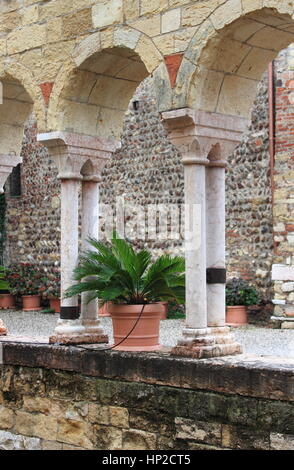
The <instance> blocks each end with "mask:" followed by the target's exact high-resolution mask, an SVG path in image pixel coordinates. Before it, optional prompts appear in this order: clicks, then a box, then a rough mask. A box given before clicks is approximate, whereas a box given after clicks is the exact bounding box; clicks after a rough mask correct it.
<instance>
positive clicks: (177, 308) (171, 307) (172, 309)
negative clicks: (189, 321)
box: [167, 301, 186, 320]
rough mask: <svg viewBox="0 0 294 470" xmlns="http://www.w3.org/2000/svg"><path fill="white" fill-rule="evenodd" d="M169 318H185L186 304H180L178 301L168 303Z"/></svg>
mask: <svg viewBox="0 0 294 470" xmlns="http://www.w3.org/2000/svg"><path fill="white" fill-rule="evenodd" d="M167 318H168V319H170V320H177V319H184V318H186V315H185V306H184V305H179V304H178V303H177V302H173V301H172V302H169V303H168V312H167Z"/></svg>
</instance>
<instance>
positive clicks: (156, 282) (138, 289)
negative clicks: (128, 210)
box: [66, 233, 185, 351]
mask: <svg viewBox="0 0 294 470" xmlns="http://www.w3.org/2000/svg"><path fill="white" fill-rule="evenodd" d="M89 243H90V245H91V247H92V250H91V249H90V250H88V251H86V252H85V253H83V255H82V256H81V257H80V262H79V265H78V267H77V268H76V269H75V271H74V279H75V280H76V281H77V283H76V284H75V285H73V286H72V287H71V288H69V289H68V290H67V292H66V296H67V297H71V296H74V295H77V294H81V293H82V292H92V296H90V299H94V298H99V299H101V300H102V302H104V303H105V302H110V303H109V307H108V308H109V312H110V314H111V318H112V323H113V334H114V343H115V346H114V349H116V350H124V351H154V350H158V349H160V345H159V326H160V318H161V316H162V314H163V312H164V309H165V307H164V306H163V305H162V302H166V301H170V300H173V301H176V302H178V303H180V304H183V303H184V298H185V274H184V269H185V261H184V258H182V257H179V256H175V257H171V256H169V255H163V256H160V257H159V258H158V259H157V260H156V261H154V262H152V258H151V253H150V252H149V251H146V250H142V251H138V252H135V251H134V249H133V248H132V246H131V245H130V244H129V243H127V242H126V241H125V240H121V239H119V238H117V235H116V234H115V233H114V234H113V239H112V240H111V242H110V243H102V242H99V241H97V240H95V239H90V240H89ZM87 277H88V278H89V280H87Z"/></svg>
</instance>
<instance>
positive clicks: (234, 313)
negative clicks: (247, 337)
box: [226, 305, 248, 326]
mask: <svg viewBox="0 0 294 470" xmlns="http://www.w3.org/2000/svg"><path fill="white" fill-rule="evenodd" d="M226 323H227V325H229V326H242V325H247V323H248V318H247V307H246V306H245V305H233V306H227V311H226Z"/></svg>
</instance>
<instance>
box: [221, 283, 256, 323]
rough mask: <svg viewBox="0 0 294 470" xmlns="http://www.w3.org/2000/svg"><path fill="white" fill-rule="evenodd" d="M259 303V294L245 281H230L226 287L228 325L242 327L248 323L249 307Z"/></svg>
mask: <svg viewBox="0 0 294 470" xmlns="http://www.w3.org/2000/svg"><path fill="white" fill-rule="evenodd" d="M258 301H259V296H258V292H257V290H256V289H255V287H253V286H252V285H250V284H249V283H248V282H246V281H244V280H243V279H238V278H233V279H230V280H229V281H228V283H227V285H226V306H227V309H226V323H227V324H228V325H229V326H240V325H246V324H247V323H248V315H247V307H248V305H256V304H257V303H258Z"/></svg>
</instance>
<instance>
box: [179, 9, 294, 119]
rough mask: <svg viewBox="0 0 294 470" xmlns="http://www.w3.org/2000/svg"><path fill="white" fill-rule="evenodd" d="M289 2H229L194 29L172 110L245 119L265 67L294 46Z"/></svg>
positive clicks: (293, 25) (293, 28) (293, 26)
mask: <svg viewBox="0 0 294 470" xmlns="http://www.w3.org/2000/svg"><path fill="white" fill-rule="evenodd" d="M293 8H294V2H293V1H287V2H286V1H281V2H278V5H277V2H274V1H268V0H267V1H265V0H264V1H263V2H261V0H256V1H254V0H253V1H250V2H246V1H243V2H241V1H238V0H228V1H227V2H226V3H225V4H223V5H221V6H219V7H218V8H217V9H216V10H215V11H214V12H213V13H212V15H211V16H210V17H209V18H208V19H207V20H206V21H205V22H204V23H203V24H202V25H201V26H200V27H199V28H198V30H197V31H196V33H195V35H194V37H193V38H192V40H191V41H190V44H189V46H188V48H187V50H186V53H185V55H184V59H183V62H182V65H181V68H180V71H179V74H178V80H177V84H176V96H175V98H174V103H173V107H178V106H179V105H180V106H187V105H188V106H189V107H192V108H196V109H201V110H204V111H209V112H217V113H220V114H225V115H236V116H241V117H246V118H248V116H249V114H250V109H251V106H252V103H253V100H254V98H255V95H256V87H257V84H258V82H259V81H260V79H261V77H262V74H263V73H264V71H265V70H266V67H267V65H268V63H269V62H270V61H271V60H273V59H274V57H275V56H276V55H277V53H278V52H279V51H280V50H281V49H284V48H285V47H287V46H288V45H289V44H290V43H292V42H294V20H293V18H292V14H293Z"/></svg>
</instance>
